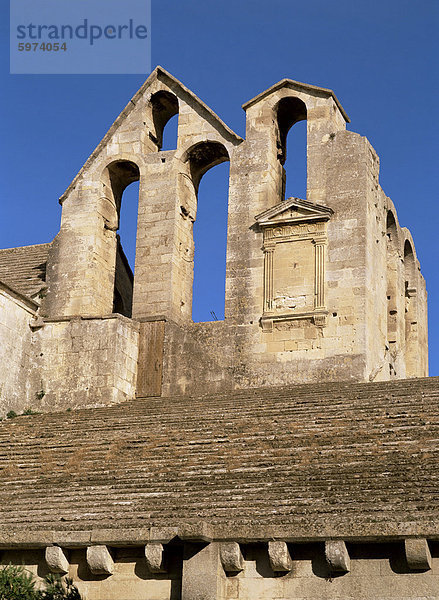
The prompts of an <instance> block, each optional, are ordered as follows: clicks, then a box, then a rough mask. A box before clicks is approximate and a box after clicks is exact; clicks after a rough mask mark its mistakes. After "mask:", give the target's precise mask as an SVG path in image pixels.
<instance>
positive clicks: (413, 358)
mask: <svg viewBox="0 0 439 600" xmlns="http://www.w3.org/2000/svg"><path fill="white" fill-rule="evenodd" d="M404 287H405V289H404V297H405V315H404V317H405V319H404V321H405V352H404V358H405V370H406V377H417V376H418V373H419V361H420V359H421V357H420V354H419V345H418V310H417V287H416V259H415V254H414V252H413V247H412V245H411V243H410V241H409V240H405V242H404Z"/></svg>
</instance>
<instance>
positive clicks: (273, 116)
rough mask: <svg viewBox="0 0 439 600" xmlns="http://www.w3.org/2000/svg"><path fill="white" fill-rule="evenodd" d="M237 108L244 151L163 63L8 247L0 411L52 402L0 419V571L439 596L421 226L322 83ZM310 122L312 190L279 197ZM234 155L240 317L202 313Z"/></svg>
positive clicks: (362, 596)
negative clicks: (123, 217) (388, 188)
mask: <svg viewBox="0 0 439 600" xmlns="http://www.w3.org/2000/svg"><path fill="white" fill-rule="evenodd" d="M243 108H244V110H245V114H246V135H245V139H242V138H241V137H240V136H238V135H237V134H235V133H234V132H233V131H232V130H231V129H230V128H229V127H227V125H225V124H224V123H223V122H222V121H221V119H219V117H218V116H217V115H216V114H215V113H214V112H212V110H210V109H209V108H208V107H207V106H206V105H205V104H204V103H203V102H202V101H201V100H199V98H197V97H196V96H195V95H194V94H193V93H192V92H191V91H190V90H188V89H187V88H186V87H185V86H184V85H182V84H181V83H180V82H179V81H178V80H176V79H175V78H174V77H173V76H172V75H170V74H169V73H167V72H166V71H165V70H164V69H162V68H161V67H157V68H156V69H155V70H154V72H153V73H152V74H151V75H150V77H149V78H148V79H147V81H146V82H145V83H144V85H143V86H142V87H141V88H140V90H139V91H138V92H137V93H136V94H135V96H134V97H133V98H132V100H131V101H130V102H129V103H128V105H127V106H126V108H125V109H124V110H123V111H122V113H121V114H120V115H119V117H118V118H117V119H116V121H115V122H114V124H113V125H112V126H111V128H110V129H109V131H108V132H107V134H106V135H105V137H104V138H103V140H102V141H101V142H100V144H99V145H98V146H97V148H96V149H95V150H94V151H93V153H92V154H91V155H90V157H89V159H88V160H87V161H86V163H85V164H84V166H83V168H82V169H81V171H80V172H79V173H78V175H77V176H76V177H75V179H74V180H73V182H72V183H71V185H70V186H69V187H68V189H67V190H66V192H65V193H64V194H63V196H62V197H61V198H60V203H61V204H62V220H61V228H60V231H59V233H58V235H57V236H56V237H55V239H54V240H53V241H52V242H49V243H47V244H41V245H36V246H23V247H19V248H11V249H4V250H0V358H1V374H0V417H5V416H6V414H7V413H9V412H10V411H15V412H16V413H22V412H26V409H28V408H29V407H31V408H32V409H33V410H35V411H39V414H31V415H27V416H19V417H16V418H13V419H4V420H3V421H2V422H1V423H0V501H1V502H0V503H1V507H0V563H2V564H8V563H15V564H25V565H27V567H28V568H29V569H30V570H32V571H33V572H34V573H36V574H37V575H38V576H39V577H44V575H45V574H46V573H48V572H50V571H52V572H57V573H68V574H69V575H70V576H71V577H73V579H74V581H75V583H76V584H77V585H78V587H79V589H80V591H81V593H82V594H83V596H84V598H85V599H86V600H293V599H300V600H305V599H306V600H311V599H312V600H326V599H328V600H332V599H333V600H336V599H337V600H372V599H373V600H421V599H422V600H427V599H428V600H433V599H435V600H437V599H439V510H438V501H439V472H438V468H437V451H438V439H439V412H438V401H439V385H438V380H437V378H428V341H427V294H426V288H425V282H424V279H423V277H422V275H421V271H420V266H419V262H418V260H417V257H416V251H415V246H414V243H413V239H412V237H411V235H410V232H409V230H408V229H406V228H405V227H400V225H399V223H398V218H397V215H396V211H395V207H394V205H393V203H392V201H391V200H390V199H389V198H388V197H387V196H386V195H385V193H384V192H383V190H382V189H381V187H380V184H379V159H378V157H377V155H376V153H375V151H374V149H373V148H372V146H371V145H370V143H369V142H368V140H367V139H366V138H365V137H362V136H361V135H359V134H357V133H354V132H351V131H347V130H346V123H347V122H349V119H348V117H347V115H346V113H345V111H344V109H343V108H342V106H341V105H340V103H339V101H338V100H337V98H336V96H335V94H334V93H333V92H332V91H331V90H328V89H324V88H320V87H315V86H312V85H308V84H303V83H299V82H296V81H292V80H290V79H284V80H282V81H280V82H279V83H277V84H276V85H273V86H272V87H270V88H269V89H268V90H266V91H264V92H262V93H261V94H259V95H258V96H256V97H255V98H253V99H252V100H250V101H248V102H246V103H245V104H244V105H243ZM176 114H178V140H177V147H176V148H175V149H174V150H166V151H162V150H161V147H162V136H163V130H164V127H165V125H166V123H167V122H168V121H169V119H170V118H171V117H172V116H174V115H176ZM302 120H306V122H307V193H306V199H305V198H302V199H300V198H286V197H285V170H284V163H285V159H286V140H287V135H288V132H289V130H290V129H291V127H293V126H294V124H295V123H297V122H298V121H302ZM224 161H229V162H230V178H229V194H228V231H227V258H226V292H225V318H224V320H221V321H212V322H203V323H194V322H193V321H192V284H193V266H194V240H193V225H194V222H195V220H196V216H197V193H198V186H199V184H200V181H201V178H202V177H203V175H204V174H205V173H206V172H207V171H208V170H209V169H210V168H211V167H213V166H215V165H217V164H219V163H222V162H224ZM134 181H139V185H140V187H139V206H138V225H137V239H136V257H135V269H134V275H133V273H132V271H131V269H130V266H129V264H128V261H127V259H126V257H125V254H124V252H123V249H122V246H121V243H120V240H119V236H118V234H117V231H118V229H119V219H120V211H121V206H122V204H123V201H122V196H123V192H124V190H125V188H126V187H127V186H128V185H129V184H131V183H132V182H134Z"/></svg>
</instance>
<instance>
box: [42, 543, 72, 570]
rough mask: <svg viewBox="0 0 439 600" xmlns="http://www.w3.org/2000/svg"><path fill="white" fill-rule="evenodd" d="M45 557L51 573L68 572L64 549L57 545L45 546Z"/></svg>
mask: <svg viewBox="0 0 439 600" xmlns="http://www.w3.org/2000/svg"><path fill="white" fill-rule="evenodd" d="M45 558H46V563H47V568H48V569H49V571H50V572H51V573H59V574H60V575H65V574H66V573H68V572H69V561H68V560H67V556H66V554H65V552H64V550H63V549H62V548H60V547H59V546H47V548H46V552H45Z"/></svg>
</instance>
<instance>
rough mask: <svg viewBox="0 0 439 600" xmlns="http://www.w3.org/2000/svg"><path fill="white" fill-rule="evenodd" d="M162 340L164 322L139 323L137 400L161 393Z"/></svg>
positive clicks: (163, 336) (163, 337)
mask: <svg viewBox="0 0 439 600" xmlns="http://www.w3.org/2000/svg"><path fill="white" fill-rule="evenodd" d="M164 339H165V321H164V320H162V321H143V322H141V323H140V339H139V360H138V365H137V391H136V395H137V397H138V398H147V397H148V396H160V395H161V393H162V372H163V346H164Z"/></svg>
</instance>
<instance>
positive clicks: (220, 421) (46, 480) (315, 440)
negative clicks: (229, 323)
mask: <svg viewBox="0 0 439 600" xmlns="http://www.w3.org/2000/svg"><path fill="white" fill-rule="evenodd" d="M438 447H439V378H427V379H409V380H403V381H393V382H383V383H370V384H350V383H332V384H318V385H311V384H309V385H302V386H294V387H289V388H277V389H276V388H272V389H251V390H245V391H237V392H233V393H228V394H223V395H215V396H213V395H212V396H206V397H202V398H182V397H180V398H152V399H143V400H140V399H139V400H135V401H130V402H127V403H124V404H121V405H118V406H113V407H108V408H98V409H82V410H76V411H72V412H62V413H51V414H44V415H43V414H42V415H33V416H27V417H17V418H15V419H13V420H7V421H3V422H2V423H0V530H1V531H3V532H5V531H8V530H11V529H21V530H26V531H28V530H29V531H31V530H66V531H75V530H76V531H81V530H84V531H85V530H87V531H88V530H92V529H93V528H102V529H113V528H132V529H135V528H145V527H149V526H151V525H153V524H154V525H159V526H160V525H163V526H179V525H181V524H184V523H194V522H200V521H203V522H205V523H207V524H208V526H210V527H213V528H216V530H217V531H219V532H221V533H219V534H218V535H221V536H222V539H224V538H227V536H230V535H232V536H233V535H235V536H239V535H240V532H242V531H244V530H245V528H246V527H247V528H248V529H249V530H251V531H253V532H256V533H255V535H257V532H258V531H259V532H262V531H265V532H266V531H268V530H270V528H272V529H273V528H276V527H277V528H279V527H281V530H282V531H284V532H285V535H287V532H290V533H289V534H288V535H295V536H297V537H302V538H307V537H309V538H311V537H315V536H329V537H330V536H331V535H336V536H337V537H341V536H344V537H345V539H346V538H349V537H351V538H352V537H355V536H369V537H379V536H403V535H424V536H428V535H433V534H434V535H435V536H438V535H439V464H438V460H437V456H438ZM267 528H268V529H267ZM273 530H274V529H273ZM291 532H293V533H292V534H291ZM261 535H262V534H261Z"/></svg>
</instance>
